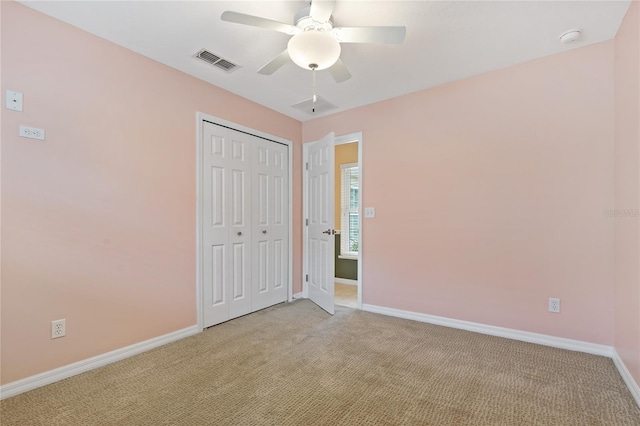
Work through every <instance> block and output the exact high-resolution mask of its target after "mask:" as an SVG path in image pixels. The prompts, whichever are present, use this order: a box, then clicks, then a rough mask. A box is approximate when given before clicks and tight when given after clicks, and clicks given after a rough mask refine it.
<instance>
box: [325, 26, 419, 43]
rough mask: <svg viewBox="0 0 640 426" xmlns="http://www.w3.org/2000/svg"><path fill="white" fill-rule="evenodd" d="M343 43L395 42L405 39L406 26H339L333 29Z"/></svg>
mask: <svg viewBox="0 0 640 426" xmlns="http://www.w3.org/2000/svg"><path fill="white" fill-rule="evenodd" d="M333 32H334V34H335V35H336V38H337V39H338V41H339V42H341V43H395V44H399V43H402V42H403V41H404V36H405V34H406V33H407V29H406V28H405V27H339V28H335V29H334V30H333Z"/></svg>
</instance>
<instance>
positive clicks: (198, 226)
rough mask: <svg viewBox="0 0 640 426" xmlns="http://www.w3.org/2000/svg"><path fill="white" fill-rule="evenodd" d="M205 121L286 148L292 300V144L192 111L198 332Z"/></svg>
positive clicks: (289, 294)
mask: <svg viewBox="0 0 640 426" xmlns="http://www.w3.org/2000/svg"><path fill="white" fill-rule="evenodd" d="M205 121H208V122H210V123H213V124H217V125H220V126H224V127H228V128H230V129H233V130H237V131H239V132H243V133H248V134H250V135H253V136H257V137H259V138H263V139H268V140H271V141H273V142H277V143H281V144H283V145H287V147H288V149H287V151H288V157H289V158H288V161H289V169H288V171H287V172H288V173H289V179H288V180H289V188H288V192H289V268H288V269H289V270H288V272H287V273H288V290H287V299H288V300H289V301H292V300H293V286H292V280H293V142H292V141H290V140H288V139H284V138H281V137H278V136H274V135H270V134H268V133H264V132H260V131H258V130H255V129H252V128H250V127H246V126H242V125H240V124H237V123H233V122H231V121H227V120H224V119H222V118H219V117H215V116H213V115H209V114H205V113H203V112H200V111H198V112H196V315H197V320H198V330H199V331H202V330H203V328H204V319H203V315H204V310H203V308H202V303H203V300H202V290H203V289H202V285H203V280H202V272H203V271H202V125H203V122H205Z"/></svg>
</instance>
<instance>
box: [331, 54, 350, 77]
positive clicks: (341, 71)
mask: <svg viewBox="0 0 640 426" xmlns="http://www.w3.org/2000/svg"><path fill="white" fill-rule="evenodd" d="M329 72H330V73H331V77H333V79H334V80H335V81H336V83H342V82H343V81H347V80H349V79H350V78H351V73H350V72H349V70H348V69H347V67H346V66H345V64H344V62H342V59H340V58H338V61H337V62H336V63H335V64H333V65H332V66H331V67H329Z"/></svg>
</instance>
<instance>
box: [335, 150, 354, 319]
mask: <svg viewBox="0 0 640 426" xmlns="http://www.w3.org/2000/svg"><path fill="white" fill-rule="evenodd" d="M359 145H360V143H359V141H358V140H354V141H346V142H342V143H339V141H338V139H336V144H335V146H334V158H335V163H334V164H335V178H334V182H335V184H334V199H335V203H334V210H335V212H334V216H335V227H336V234H335V242H334V243H335V257H334V297H335V299H334V300H335V304H336V305H341V306H347V307H350V308H357V307H358V254H359V252H360V164H359V161H358V152H359Z"/></svg>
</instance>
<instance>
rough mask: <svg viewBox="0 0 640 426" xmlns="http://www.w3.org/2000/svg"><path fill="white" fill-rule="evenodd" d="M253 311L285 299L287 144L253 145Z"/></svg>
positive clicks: (259, 142)
mask: <svg viewBox="0 0 640 426" xmlns="http://www.w3.org/2000/svg"><path fill="white" fill-rule="evenodd" d="M253 157H254V160H253V170H252V172H253V203H252V206H253V226H252V229H253V242H252V247H253V259H252V263H253V268H252V269H253V285H252V302H251V304H252V310H253V311H256V310H258V309H263V308H266V307H267V306H271V305H274V304H276V303H280V302H284V301H285V300H287V291H288V286H287V283H288V279H289V274H288V271H289V256H288V254H289V237H288V235H289V208H288V206H289V198H288V193H287V191H288V188H289V180H288V176H289V172H288V170H289V165H288V163H289V153H288V147H287V146H286V145H282V144H278V143H275V142H270V141H266V140H264V139H260V138H254V142H253Z"/></svg>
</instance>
